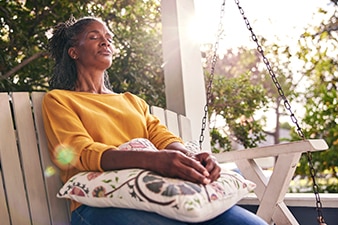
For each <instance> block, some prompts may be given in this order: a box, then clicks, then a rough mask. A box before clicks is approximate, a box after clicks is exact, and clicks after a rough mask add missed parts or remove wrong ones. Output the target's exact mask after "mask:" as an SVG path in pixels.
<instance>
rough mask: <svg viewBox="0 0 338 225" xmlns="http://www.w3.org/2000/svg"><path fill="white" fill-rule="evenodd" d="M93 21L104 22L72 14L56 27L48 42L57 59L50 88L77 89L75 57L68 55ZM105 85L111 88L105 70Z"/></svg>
mask: <svg viewBox="0 0 338 225" xmlns="http://www.w3.org/2000/svg"><path fill="white" fill-rule="evenodd" d="M93 21H100V22H102V21H101V20H100V19H97V18H95V17H83V18H81V19H79V20H76V19H75V18H74V17H73V16H71V17H70V18H69V19H68V20H67V21H66V22H62V23H59V24H57V25H56V26H55V27H54V29H53V35H52V37H51V38H50V39H49V43H48V44H49V51H50V54H51V57H52V58H53V59H54V61H55V66H54V70H53V75H52V77H51V78H50V80H49V88H50V89H63V90H72V91H73V90H74V89H75V84H76V80H77V69H76V64H75V61H74V59H72V58H71V57H70V56H69V55H68V49H69V48H70V47H73V46H75V45H76V44H77V41H78V35H79V34H81V33H82V32H83V31H84V30H85V28H86V26H87V25H88V24H89V23H91V22H93ZM105 85H106V86H107V87H108V88H110V85H109V77H108V74H107V72H105Z"/></svg>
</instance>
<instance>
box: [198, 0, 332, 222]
mask: <svg viewBox="0 0 338 225" xmlns="http://www.w3.org/2000/svg"><path fill="white" fill-rule="evenodd" d="M235 3H236V5H237V7H238V10H239V12H240V14H241V16H242V17H243V20H244V22H245V24H246V27H247V29H248V30H249V32H250V33H251V38H252V40H253V41H254V42H255V44H256V46H257V51H258V52H259V54H260V56H261V57H262V59H263V62H264V64H265V65H266V68H267V70H268V72H269V75H270V77H271V79H272V81H273V83H274V85H275V87H276V88H277V91H278V94H279V97H280V98H281V99H282V100H283V102H284V107H285V109H286V110H287V111H288V113H289V116H290V118H291V121H292V122H293V124H294V125H295V126H296V130H297V133H298V135H299V137H300V138H301V139H302V140H301V141H296V142H291V143H286V144H278V147H277V145H271V146H265V147H260V148H252V149H246V150H242V151H232V152H224V153H217V154H215V157H216V158H217V160H218V161H219V162H221V163H222V162H231V161H234V162H235V163H236V165H237V167H238V168H239V170H240V171H241V173H242V174H243V175H244V176H245V177H247V178H250V179H252V180H253V181H254V182H256V183H257V184H258V185H257V188H256V190H255V194H256V195H257V198H258V199H259V201H260V205H259V208H258V210H257V215H259V216H260V217H262V218H263V219H264V220H265V221H268V222H269V221H270V222H272V221H274V222H276V224H292V225H294V224H298V222H297V221H296V219H295V218H294V217H293V215H292V214H291V212H290V211H289V209H288V208H287V206H286V205H285V203H284V196H285V194H286V192H287V188H288V186H289V183H290V181H291V179H292V176H293V174H294V172H295V169H296V165H297V163H298V161H299V159H300V157H301V155H302V153H306V156H307V160H308V164H309V167H310V175H311V180H312V182H313V187H312V188H313V192H314V195H315V200H316V202H315V203H316V211H317V222H318V224H319V225H326V223H325V220H324V216H323V212H322V203H321V200H320V195H319V190H318V184H317V182H316V171H315V169H314V165H313V162H312V152H313V151H321V150H326V149H328V146H327V144H326V142H325V141H324V140H322V139H316V140H308V139H306V137H305V135H304V133H303V131H302V128H301V127H300V125H299V123H298V121H297V118H296V117H295V115H294V113H293V110H292V108H291V105H290V103H289V101H288V99H287V98H286V96H285V95H284V91H283V89H282V87H281V85H280V82H279V81H278V79H277V76H276V74H275V73H274V71H273V69H272V67H271V65H270V62H269V60H268V59H267V58H266V56H265V54H264V51H263V48H262V46H261V45H260V44H259V42H258V39H257V37H256V35H255V33H254V32H253V29H252V27H251V25H250V23H249V20H248V19H247V17H246V15H245V13H244V10H243V8H242V7H241V6H240V2H239V0H235ZM224 12H225V0H223V3H222V5H221V12H220V23H219V26H218V31H217V37H216V42H215V44H214V50H213V56H212V59H211V67H210V68H211V69H210V78H209V80H208V82H207V88H206V89H207V90H206V104H205V107H204V116H203V118H202V126H201V134H200V139H199V144H200V148H202V143H203V140H204V131H205V129H206V124H207V114H208V108H209V105H210V103H211V93H212V83H213V79H214V72H215V66H216V62H217V50H218V47H219V41H220V37H221V34H222V32H223V23H222V20H223V16H224ZM270 156H275V157H276V162H275V166H274V169H273V173H272V175H271V177H270V178H267V177H266V176H265V175H264V174H263V172H262V170H261V168H260V167H259V166H258V165H257V163H256V162H255V160H254V159H255V158H263V157H270Z"/></svg>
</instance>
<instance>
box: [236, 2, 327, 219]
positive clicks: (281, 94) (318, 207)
mask: <svg viewBox="0 0 338 225" xmlns="http://www.w3.org/2000/svg"><path fill="white" fill-rule="evenodd" d="M235 3H236V4H237V7H238V9H239V12H240V13H241V15H242V17H243V19H244V22H245V24H246V27H247V29H248V30H249V31H250V32H251V38H252V40H253V41H254V42H255V43H256V45H257V51H258V52H259V53H260V54H261V56H262V58H263V62H264V64H265V65H266V68H267V70H268V72H269V74H270V77H271V79H272V81H273V83H274V85H275V86H276V88H277V90H278V93H279V97H280V98H281V99H282V100H283V101H284V107H285V109H286V110H287V111H289V115H290V117H291V121H292V122H293V123H294V124H295V126H296V128H297V133H298V135H299V137H301V138H302V139H303V140H305V139H306V138H305V135H304V133H303V131H302V128H301V127H300V125H299V123H298V121H297V118H296V117H295V114H294V113H293V110H292V109H291V105H290V103H289V101H288V100H287V98H286V97H285V95H284V91H283V89H282V86H281V85H280V83H279V82H278V80H277V77H276V75H275V73H274V71H273V70H272V68H271V66H270V63H269V60H268V59H267V58H266V57H265V54H264V51H263V49H262V46H261V45H260V44H259V43H258V40H257V37H256V35H255V33H254V32H253V30H252V27H251V26H250V23H249V21H248V19H247V17H246V16H245V14H244V10H243V8H242V7H241V6H240V5H239V0H235ZM307 159H308V163H309V167H310V175H311V179H312V182H313V192H314V194H315V198H316V210H317V219H318V222H319V224H320V225H325V224H326V223H325V221H324V217H323V212H322V203H321V201H320V196H319V190H318V189H319V188H318V184H317V182H316V170H315V168H314V165H313V162H312V154H311V152H310V151H307Z"/></svg>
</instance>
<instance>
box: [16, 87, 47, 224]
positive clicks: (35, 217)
mask: <svg viewBox="0 0 338 225" xmlns="http://www.w3.org/2000/svg"><path fill="white" fill-rule="evenodd" d="M12 98H13V111H14V118H15V124H16V130H17V135H18V136H17V138H18V140H19V142H18V145H19V150H20V154H21V160H22V168H23V171H24V177H25V184H26V193H27V196H28V203H29V207H30V212H31V217H32V224H48V223H49V218H48V217H45V216H41V215H48V206H47V199H46V194H45V193H46V190H45V186H44V181H43V174H44V173H43V171H42V168H41V163H40V156H39V150H38V143H37V136H36V132H35V127H34V122H33V114H32V105H31V100H30V96H29V93H28V92H14V93H13V94H12Z"/></svg>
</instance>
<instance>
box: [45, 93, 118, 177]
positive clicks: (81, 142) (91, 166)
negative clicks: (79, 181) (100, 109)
mask: <svg viewBox="0 0 338 225" xmlns="http://www.w3.org/2000/svg"><path fill="white" fill-rule="evenodd" d="M65 101H66V100H65V99H62V98H57V96H53V95H51V94H48V93H47V94H46V95H45V97H44V99H43V103H42V110H43V111H42V113H43V119H44V127H45V133H46V136H47V139H48V148H49V151H50V156H51V159H52V161H53V162H54V163H55V164H56V165H57V166H58V167H59V168H61V169H65V168H67V170H69V169H71V168H73V170H74V169H75V170H78V171H84V170H93V171H98V170H99V171H102V168H101V165H100V164H101V163H100V161H101V156H102V153H103V152H104V151H106V150H107V149H111V148H113V149H116V146H109V145H106V144H103V143H98V142H95V141H94V140H93V139H92V138H91V136H90V135H89V134H88V132H87V131H86V129H85V128H84V127H83V124H82V122H81V119H80V118H79V117H78V115H77V114H76V112H74V110H73V109H71V108H70V107H69V106H68V105H67V104H68V103H67V102H65Z"/></svg>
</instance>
